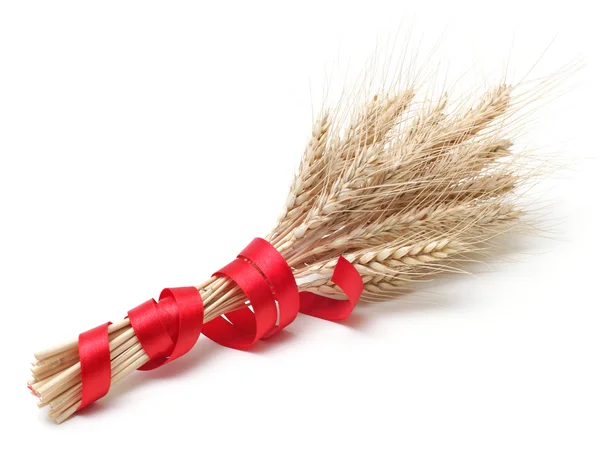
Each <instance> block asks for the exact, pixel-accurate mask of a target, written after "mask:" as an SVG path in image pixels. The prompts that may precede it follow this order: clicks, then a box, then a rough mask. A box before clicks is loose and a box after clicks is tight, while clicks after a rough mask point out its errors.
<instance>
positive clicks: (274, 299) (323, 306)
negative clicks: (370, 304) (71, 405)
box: [78, 238, 363, 409]
mask: <svg viewBox="0 0 600 463" xmlns="http://www.w3.org/2000/svg"><path fill="white" fill-rule="evenodd" d="M214 275H215V276H220V277H226V278H229V279H231V280H232V281H233V282H235V284H237V285H238V286H239V287H240V289H241V290H242V291H243V292H244V294H245V295H246V296H247V298H248V302H249V305H246V304H244V305H243V307H241V308H239V309H238V310H234V311H232V312H229V313H227V314H226V315H224V316H220V317H217V318H215V319H214V320H211V321H210V322H207V323H204V305H203V303H202V298H201V297H200V293H199V291H198V290H197V289H196V288H194V287H185V288H171V289H164V290H163V291H162V292H161V294H160V297H159V300H158V302H157V301H155V300H154V299H150V300H149V301H146V302H144V303H143V304H141V305H139V306H138V307H136V308H134V309H132V310H130V311H129V312H128V317H129V319H130V321H131V326H132V328H133V330H134V332H135V334H136V336H137V338H138V340H139V341H140V344H141V345H142V348H143V349H144V352H145V353H146V355H147V356H148V357H149V361H148V362H146V363H145V364H144V365H142V366H141V367H140V368H139V369H140V370H152V369H154V368H158V367H159V366H162V365H164V364H166V363H169V362H172V361H173V360H175V359H176V358H178V357H181V356H182V355H183V354H185V353H187V352H188V351H189V350H190V349H191V348H192V347H193V346H194V344H195V343H196V341H197V340H198V337H199V336H200V334H201V333H204V334H205V335H206V336H207V337H209V338H210V339H212V340H213V341H215V342H217V343H219V344H222V345H224V346H227V347H231V348H234V349H247V348H249V347H250V346H252V345H253V344H254V343H255V342H256V341H258V340H259V339H266V338H269V337H271V336H273V335H274V334H275V333H277V332H279V331H281V330H282V329H283V328H285V327H286V326H287V325H289V324H290V323H292V322H293V321H294V319H295V318H296V316H297V315H298V312H302V313H304V314H307V315H311V316H314V317H319V318H322V319H325V320H343V319H345V318H347V317H348V316H349V315H350V313H351V312H352V310H353V309H354V307H355V306H356V303H357V302H358V299H359V297H360V295H361V293H362V290H363V282H362V278H361V277H360V274H359V273H358V271H357V270H356V269H355V268H354V267H353V266H352V264H350V262H348V261H347V260H346V259H344V258H343V257H340V258H339V260H338V262H337V264H336V266H335V268H334V272H333V276H332V278H331V281H332V282H333V283H335V284H336V285H337V286H338V287H339V288H340V289H341V290H342V291H343V292H344V294H345V295H346V297H347V298H348V299H347V300H336V299H331V298H328V297H325V296H320V295H317V294H313V293H309V292H302V293H300V292H299V291H298V286H297V285H296V280H295V279H294V274H293V273H292V270H291V268H290V267H289V265H288V264H287V262H286V261H285V259H284V258H283V257H282V256H281V254H279V252H278V251H277V250H276V249H275V248H274V247H273V246H272V245H271V244H269V243H268V242H267V241H265V240H263V239H261V238H255V239H254V240H253V241H252V242H251V243H250V244H249V245H248V246H247V247H246V248H245V249H244V250H243V251H242V252H241V253H240V254H239V255H238V256H237V258H236V259H235V260H234V261H232V262H231V263H229V264H227V265H226V266H225V267H223V268H222V269H221V270H219V271H218V272H215V274H214ZM109 324H110V323H105V324H103V325H100V326H98V327H96V328H94V329H92V330H89V331H86V332H85V333H82V334H81V335H80V336H79V342H78V348H79V357H80V362H81V385H82V400H81V405H80V406H79V409H82V408H84V407H86V406H87V405H89V404H90V403H92V402H94V401H96V400H98V399H100V398H101V397H103V396H104V395H106V393H107V392H108V390H109V388H110V381H111V368H110V345H109V340H108V325H109Z"/></svg>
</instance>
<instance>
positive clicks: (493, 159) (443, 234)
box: [29, 84, 535, 423]
mask: <svg viewBox="0 0 600 463" xmlns="http://www.w3.org/2000/svg"><path fill="white" fill-rule="evenodd" d="M513 92H514V87H511V86H508V85H505V84H500V85H498V86H497V87H495V88H492V89H490V90H489V91H488V92H487V93H485V94H484V95H483V96H482V97H481V98H480V100H479V102H478V103H477V104H475V105H472V106H467V105H466V103H464V102H466V101H469V98H468V97H465V98H462V99H461V100H460V101H461V102H463V103H462V104H459V105H458V107H456V108H454V109H452V110H449V109H448V97H447V95H443V96H442V97H440V98H439V99H437V100H434V101H430V100H423V101H418V100H417V95H418V92H417V91H416V90H415V88H412V87H409V88H406V89H404V90H401V91H396V92H387V93H386V92H383V93H381V94H380V95H376V96H375V97H373V98H370V99H369V100H368V101H367V102H366V103H365V104H364V105H363V106H359V107H358V108H355V109H348V110H344V109H342V106H341V105H340V106H338V107H336V110H332V111H330V112H328V111H323V112H322V113H321V115H320V116H319V117H318V118H317V119H316V121H315V123H314V126H313V130H312V134H311V137H310V139H309V141H308V143H307V147H306V150H305V152H304V155H303V156H302V160H301V163H300V167H299V169H298V172H297V173H296V175H295V176H294V179H293V181H292V185H291V188H290V191H289V194H288V197H287V199H286V201H285V206H284V209H283V212H282V214H281V216H280V217H279V219H278V221H277V225H276V226H275V227H274V229H273V230H272V231H271V232H270V233H269V234H268V235H267V239H268V240H269V241H270V242H271V243H272V244H273V245H274V246H275V247H276V248H277V249H278V250H279V252H280V253H281V254H282V255H283V256H284V258H285V259H286V260H287V262H288V263H289V264H290V266H291V267H292V269H293V271H294V276H295V277H296V279H297V280H298V281H299V287H300V289H301V290H304V291H311V292H315V293H318V294H322V295H326V296H333V297H340V296H342V294H341V292H340V291H339V289H338V288H337V287H336V286H335V285H333V284H332V283H331V281H330V278H331V274H332V271H333V268H334V266H335V263H336V261H337V259H338V257H339V256H340V255H344V256H345V257H346V258H347V259H348V260H349V261H350V262H351V263H352V264H353V265H354V266H355V268H356V269H357V270H358V271H359V272H360V274H361V276H362V279H363V282H364V283H365V288H364V293H363V295H362V299H363V300H365V301H379V300H384V299H389V298H393V297H398V296H399V295H402V294H405V293H406V292H408V291H409V290H410V289H411V287H412V286H413V285H414V283H416V282H418V281H422V280H423V279H427V278H429V277H431V276H433V275H435V274H437V273H440V272H452V271H460V269H461V268H462V266H463V265H464V263H465V262H468V261H469V260H472V257H471V256H473V255H477V254H478V253H479V254H481V253H484V252H486V250H489V249H490V248H491V246H492V245H491V242H492V240H493V238H494V237H495V236H497V235H499V234H503V233H506V232H507V231H510V230H512V229H514V228H515V226H516V225H517V224H518V223H519V219H520V217H521V216H522V214H523V212H524V211H523V210H522V209H521V208H520V207H519V206H517V201H516V200H517V199H518V194H519V191H520V187H522V186H523V184H524V183H526V182H527V181H528V180H529V179H530V177H531V174H532V172H534V169H535V166H532V164H531V159H530V158H527V157H526V156H524V155H517V154H515V153H513V152H512V150H511V146H512V133H513V132H514V124H515V123H514V122H511V120H514V119H515V118H514V115H515V114H516V110H517V109H519V108H518V106H519V105H515V104H513V103H511V94H512V93H513ZM511 124H512V125H511ZM197 289H198V290H199V291H200V293H201V295H202V298H203V301H204V305H205V322H207V321H210V320H212V319H214V318H215V317H218V316H220V315H222V314H226V313H227V312H229V311H231V310H234V309H238V308H240V307H242V306H243V305H244V304H246V297H245V296H244V295H243V293H242V292H241V291H240V289H239V288H238V287H237V286H236V285H234V284H233V283H232V282H230V281H229V280H227V279H225V278H211V279H210V280H207V281H206V282H204V283H202V284H200V285H198V286H197ZM109 340H110V351H111V368H112V382H111V384H116V383H118V382H119V381H121V380H122V379H123V378H125V377H126V376H127V375H129V374H130V373H131V372H133V371H134V370H136V369H137V368H139V367H140V366H142V365H143V364H144V363H146V362H147V361H148V360H149V358H148V356H147V355H146V354H145V352H144V350H143V349H142V346H141V344H140V342H139V341H138V339H137V337H136V335H135V333H134V331H133V328H131V326H130V324H129V321H128V319H125V320H122V321H120V322H118V323H114V324H112V325H111V326H110V327H109ZM35 357H36V361H35V362H34V363H33V364H32V367H31V371H32V375H33V379H32V380H31V381H30V382H29V386H30V388H31V389H32V390H33V391H34V392H35V393H36V394H37V395H38V397H39V399H40V401H39V405H40V406H46V405H48V406H49V408H50V411H49V416H50V417H51V418H52V419H54V420H55V421H56V422H58V423H60V422H62V421H64V420H65V419H67V418H68V417H70V416H71V415H72V414H73V413H75V411H76V410H77V408H78V406H79V404H80V402H81V378H80V374H81V368H80V364H79V355H78V351H77V340H73V341H70V342H67V343H64V344H61V345H59V346H55V347H53V348H51V349H47V350H44V351H41V352H38V353H36V354H35Z"/></svg>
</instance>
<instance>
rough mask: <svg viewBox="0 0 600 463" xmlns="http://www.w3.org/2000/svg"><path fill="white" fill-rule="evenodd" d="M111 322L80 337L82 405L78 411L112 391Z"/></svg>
mask: <svg viewBox="0 0 600 463" xmlns="http://www.w3.org/2000/svg"><path fill="white" fill-rule="evenodd" d="M108 325H110V322H108V323H104V324H103V325H100V326H97V327H96V328H92V329H91V330H89V331H86V332H84V333H81V334H80V335H79V340H78V347H79V361H80V364H81V385H82V389H81V404H79V407H78V408H77V409H78V410H81V409H82V408H84V407H87V406H88V405H89V404H91V403H92V402H95V401H96V400H98V399H101V398H102V397H104V396H105V395H106V394H107V393H108V390H109V389H110V380H111V369H110V346H109V343H108Z"/></svg>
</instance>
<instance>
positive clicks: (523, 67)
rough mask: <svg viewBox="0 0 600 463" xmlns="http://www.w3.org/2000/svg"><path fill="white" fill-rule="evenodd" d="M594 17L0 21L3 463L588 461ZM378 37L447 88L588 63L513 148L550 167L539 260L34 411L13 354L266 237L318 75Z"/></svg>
mask: <svg viewBox="0 0 600 463" xmlns="http://www.w3.org/2000/svg"><path fill="white" fill-rule="evenodd" d="M588 3H590V4H591V2H577V1H569V2H560V3H558V4H555V3H553V2H524V1H517V2H515V1H503V2H493V3H491V2H482V1H476V2H464V1H456V0H454V1H439V2H432V1H418V2H402V1H391V2H379V1H369V2H351V1H345V2H341V1H340V2H325V1H318V2H311V1H302V2H294V3H291V2H271V3H267V2H259V1H251V2H219V3H217V2H153V1H144V2H141V1H140V2H128V1H103V2H80V1H73V2H64V1H54V2H9V1H2V2H1V3H0V4H1V5H2V6H1V7H0V156H1V158H0V159H1V162H0V206H1V216H0V220H1V226H0V238H1V239H0V272H1V274H0V284H1V289H2V336H1V338H0V342H1V347H2V353H3V362H2V370H1V371H2V381H1V383H0V384H1V386H0V387H1V388H2V390H1V392H2V412H1V413H2V420H1V423H2V424H0V428H2V433H1V435H2V438H1V439H0V440H1V441H2V444H1V445H0V454H1V455H0V459H1V460H3V461H61V462H71V461H79V462H82V461H90V462H95V461H109V459H110V461H155V460H156V461H167V459H168V461H171V462H184V461H406V462H420V461H435V462H441V461H444V462H446V461H460V462H484V461H485V462H488V461H489V462H500V461H501V462H506V461H514V462H516V461H519V462H521V461H522V462H531V461H576V462H592V461H594V462H597V461H599V460H600V443H599V436H600V422H599V420H600V418H599V417H600V399H599V391H600V377H599V368H598V367H599V359H598V357H599V353H600V337H599V328H600V312H599V310H598V307H599V304H598V301H597V299H598V296H597V291H596V288H597V287H598V281H597V279H598V262H600V261H599V260H598V259H599V257H600V256H599V255H598V249H597V248H598V244H597V243H598V239H597V236H598V230H599V227H600V224H599V222H598V209H597V197H598V178H599V174H600V171H599V166H598V131H599V126H600V119H599V117H598V107H599V106H600V98H599V94H600V93H599V92H598V82H599V81H600V70H599V61H598V51H597V48H595V45H594V44H595V43H597V41H598V40H599V39H600V35H599V33H598V26H597V21H596V20H597V15H596V14H595V13H593V12H592V11H591V9H590V7H588V6H586V4H588ZM411 29H412V32H411ZM397 32H399V37H407V36H410V37H412V39H413V42H418V39H422V43H421V45H420V49H421V50H422V53H423V54H425V55H427V54H428V53H429V51H431V49H432V48H433V47H434V45H435V44H436V42H440V45H439V47H438V48H437V51H436V55H435V57H434V58H433V59H432V64H433V65H437V64H438V63H441V64H442V68H443V69H446V68H449V69H451V73H455V74H454V75H459V74H461V73H465V72H466V73H467V74H466V75H467V77H466V79H467V81H466V82H467V83H468V82H469V79H471V77H469V76H471V75H472V76H476V78H477V79H479V80H481V78H482V77H485V78H488V77H489V79H490V81H493V80H494V78H495V77H497V74H498V73H499V72H500V71H503V70H508V73H507V75H508V80H509V81H510V80H511V79H512V78H514V79H517V80H518V79H519V78H520V77H522V76H524V75H525V74H526V73H527V71H528V70H529V69H530V68H531V66H532V65H533V64H534V63H535V62H536V61H537V60H538V58H540V56H541V55H542V54H543V52H544V50H545V49H546V47H547V46H548V45H549V44H550V43H551V42H552V40H553V39H554V38H555V36H556V39H555V40H554V42H553V43H552V46H551V47H550V48H549V50H548V51H547V52H546V53H545V54H544V56H543V59H542V60H541V62H540V64H539V65H538V66H537V67H536V68H535V70H534V73H533V74H535V75H544V74H547V73H551V72H554V71H556V70H558V69H559V68H561V67H562V66H564V65H566V64H568V63H570V62H572V61H573V60H579V61H578V62H583V63H584V64H585V66H584V67H583V68H582V69H581V70H580V71H579V72H577V73H575V74H574V75H573V76H572V77H571V78H570V79H569V80H568V81H567V82H566V83H565V85H564V87H562V90H561V91H559V93H560V94H562V96H561V97H560V98H559V99H557V100H555V101H552V102H550V103H549V104H548V105H546V106H543V107H542V109H541V110H540V111H539V112H538V113H536V118H535V119H534V120H533V124H532V125H531V131H529V132H528V133H526V136H525V139H526V140H527V141H528V142H531V143H532V144H533V145H535V146H540V147H541V148H542V150H541V151H542V152H552V153H556V152H560V153H561V154H562V156H563V159H564V160H565V161H566V164H567V165H568V167H567V168H565V169H564V170H562V171H561V172H560V174H559V175H558V176H556V178H553V179H549V180H547V181H546V182H545V183H544V184H543V185H541V186H540V190H539V191H538V194H539V195H540V198H541V200H542V201H543V203H544V204H546V205H549V208H548V210H547V212H548V218H549V223H551V224H552V225H551V231H550V232H549V233H548V234H550V235H551V236H552V237H553V238H552V239H542V238H530V239H525V240H521V239H520V240H515V241H514V243H513V252H512V253H510V254H509V255H507V256H506V259H505V260H507V261H511V262H502V263H493V264H492V265H491V266H490V267H485V268H482V269H479V271H478V272H477V276H475V277H469V276H463V277H460V278H452V279H441V280H440V281H439V282H438V283H437V284H436V285H433V286H430V287H428V290H427V292H424V291H423V292H420V293H417V294H415V295H414V296H411V297H409V298H407V299H406V300H400V301H397V302H394V303H391V304H385V305H383V306H367V305H362V306H360V307H359V308H358V309H357V311H356V313H355V314H354V315H353V316H352V318H351V319H350V320H349V321H348V323H346V324H333V323H328V322H324V321H321V320H317V319H311V318H308V317H304V316H300V317H299V318H298V320H297V321H296V322H295V323H294V324H293V325H292V326H290V327H289V329H288V330H286V332H285V333H284V334H283V335H282V336H280V337H279V338H277V339H274V340H272V341H270V342H268V343H264V344H263V345H262V346H261V347H260V348H258V349H256V350H254V351H253V352H250V353H248V352H238V351H234V350H228V349H225V348H222V347H219V346H217V345H215V344H213V343H211V342H210V341H208V340H207V339H206V338H204V339H202V340H201V341H200V342H199V344H198V345H197V346H196V348H195V349H194V350H193V351H192V352H191V353H190V354H188V355H187V356H186V357H185V358H182V359H180V360H178V361H177V362H174V363H173V364H171V365H168V366H166V367H164V368H162V369H159V370H157V371H155V372H151V373H137V372H136V373H135V374H133V375H132V376H131V377H129V378H128V379H127V380H126V381H123V382H122V383H121V384H119V385H118V386H117V387H115V389H116V390H114V391H112V392H111V394H110V395H109V396H108V397H106V398H105V399H103V400H102V401H101V402H100V403H98V404H96V405H95V406H94V407H93V408H91V409H90V410H89V411H88V412H86V413H85V414H82V415H80V416H78V417H75V418H74V419H71V420H70V421H68V422H66V423H64V424H63V425H61V426H57V425H55V424H53V423H52V422H51V421H50V420H48V419H47V418H46V415H45V412H44V411H40V410H37V408H36V406H35V400H34V398H33V397H32V396H31V394H29V392H28V391H27V389H26V388H25V381H26V379H27V377H28V363H29V362H30V361H31V359H32V353H33V351H35V350H39V349H42V348H45V347H49V346H51V345H53V344H55V343H58V342H62V341H66V340H67V339H69V338H72V337H73V336H75V335H76V334H77V333H79V332H81V331H84V330H86V329H88V328H90V327H92V326H95V325H97V324H99V323H102V322H104V321H106V320H108V319H112V320H118V319H120V318H121V317H122V316H124V315H125V313H126V312H127V310H129V309H130V308H132V307H133V306H135V305H137V304H138V303H139V302H141V301H143V300H146V299H148V298H150V297H157V296H158V293H159V291H160V289H161V288H163V287H168V286H181V285H191V284H196V283H199V282H201V281H203V280H204V279H205V278H206V277H207V276H208V275H210V274H211V273H212V272H213V271H214V270H216V269H217V268H219V267H220V266H222V265H223V264H224V263H226V262H227V261H228V260H230V259H231V258H233V257H234V256H235V253H236V252H237V251H238V250H240V249H241V248H242V247H243V246H244V245H245V244H246V243H247V242H248V241H249V240H250V239H251V238H253V237H254V236H257V235H264V234H266V232H267V231H268V230H269V229H270V227H271V226H272V225H273V224H274V220H275V218H276V217H277V215H278V213H279V211H280V207H281V206H282V203H283V200H284V197H285V195H286V193H287V186H288V184H289V181H290V180H291V176H292V173H293V169H294V166H295V165H296V163H297V162H298V160H299V158H300V155H301V153H302V149H303V144H304V142H305V141H306V139H307V136H308V134H309V132H310V125H311V118H312V107H313V105H314V106H315V107H318V106H319V104H320V95H321V90H322V88H323V86H322V83H323V82H324V80H325V77H326V76H331V75H333V74H335V73H336V72H337V73H338V74H339V73H340V72H339V71H340V70H341V73H342V74H343V73H344V72H346V70H347V67H346V66H347V64H348V63H347V57H351V60H350V61H351V63H350V67H351V66H353V65H357V66H360V65H361V64H362V63H364V61H365V60H366V58H367V57H368V55H369V54H370V53H372V52H373V51H374V50H375V48H376V46H377V45H378V44H379V45H380V46H381V44H385V43H389V37H390V36H392V37H393V36H394V35H395V34H396V33H397ZM402 40H403V39H400V43H399V44H398V45H397V49H398V50H399V52H401V51H402V48H403V42H402ZM511 50H512V51H511ZM469 73H471V74H469ZM533 74H532V76H533ZM451 75H452V74H451ZM474 80H476V79H475V77H473V81H474Z"/></svg>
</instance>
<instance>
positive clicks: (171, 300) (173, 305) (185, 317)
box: [127, 287, 204, 370]
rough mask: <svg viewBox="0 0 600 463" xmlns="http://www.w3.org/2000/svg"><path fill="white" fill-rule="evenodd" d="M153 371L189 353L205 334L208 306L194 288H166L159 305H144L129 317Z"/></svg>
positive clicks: (145, 303) (144, 368)
mask: <svg viewBox="0 0 600 463" xmlns="http://www.w3.org/2000/svg"><path fill="white" fill-rule="evenodd" d="M127 315H128V316H129V320H130V322H131V326H132V327H133V331H134V332H135V334H136V336H137V337H138V339H139V341H140V344H141V345H142V348H143V349H144V352H146V355H148V357H150V361H149V362H148V363H146V364H145V365H143V366H142V367H140V370H153V369H155V368H158V367H159V366H161V365H164V364H165V363H169V362H172V361H173V360H175V359H176V358H178V357H181V356H182V355H183V354H185V353H186V352H188V351H189V350H190V349H191V348H192V347H194V344H196V341H197V340H198V337H199V336H200V333H201V332H202V324H203V322H204V305H203V303H202V298H201V297H200V293H199V292H198V290H197V289H196V288H194V287H186V288H171V289H164V290H163V291H162V292H161V293H160V297H159V299H158V303H157V302H156V301H155V300H154V299H150V300H149V301H146V302H144V303H143V304H141V305H139V306H138V307H136V308H135V309H132V310H130V311H129V312H128V314H127Z"/></svg>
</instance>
